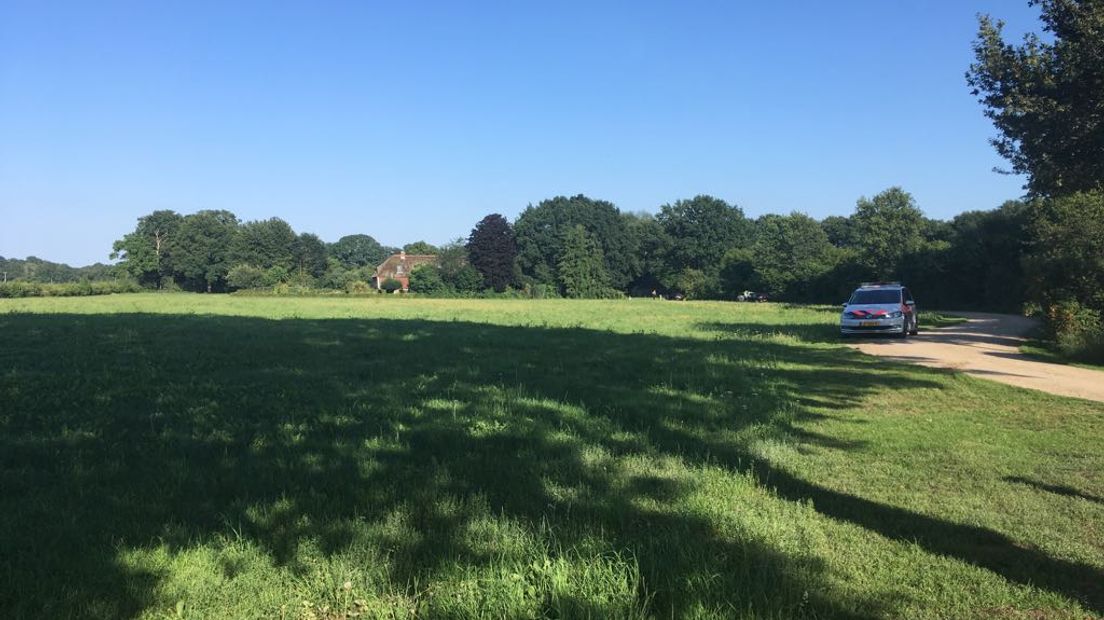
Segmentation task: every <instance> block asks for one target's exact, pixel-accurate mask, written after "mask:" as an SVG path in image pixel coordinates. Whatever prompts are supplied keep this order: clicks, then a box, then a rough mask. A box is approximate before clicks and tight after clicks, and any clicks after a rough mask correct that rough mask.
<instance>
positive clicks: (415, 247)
mask: <svg viewBox="0 0 1104 620" xmlns="http://www.w3.org/2000/svg"><path fill="white" fill-rule="evenodd" d="M402 249H403V252H406V253H407V254H436V253H437V252H439V251H440V249H439V248H438V247H437V246H435V245H433V244H430V243H426V242H425V241H415V242H414V243H408V244H406V245H404V246H403V248H402Z"/></svg>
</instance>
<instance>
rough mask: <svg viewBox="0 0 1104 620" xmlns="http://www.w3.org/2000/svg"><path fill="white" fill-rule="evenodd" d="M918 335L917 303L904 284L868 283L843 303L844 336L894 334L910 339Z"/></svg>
mask: <svg viewBox="0 0 1104 620" xmlns="http://www.w3.org/2000/svg"><path fill="white" fill-rule="evenodd" d="M918 332H919V315H918V314H917V309H916V301H915V300H913V298H912V293H911V292H910V291H909V290H908V288H907V287H905V286H902V285H901V283H900V282H864V283H863V284H862V286H860V287H859V288H857V289H855V292H853V293H851V299H849V300H848V301H847V303H845V304H843V313H842V314H840V336H844V337H845V336H856V335H869V334H890V335H893V336H897V337H899V338H907V337H908V336H910V335H913V336H915V335H916V334H917V333H918Z"/></svg>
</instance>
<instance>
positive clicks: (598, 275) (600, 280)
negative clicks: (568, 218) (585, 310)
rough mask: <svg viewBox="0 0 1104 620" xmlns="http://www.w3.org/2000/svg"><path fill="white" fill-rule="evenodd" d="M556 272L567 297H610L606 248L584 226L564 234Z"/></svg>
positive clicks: (579, 225)
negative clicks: (604, 255)
mask: <svg viewBox="0 0 1104 620" xmlns="http://www.w3.org/2000/svg"><path fill="white" fill-rule="evenodd" d="M556 269H557V274H558V276H559V280H560V285H561V286H562V287H563V294H564V296H565V297H572V298H601V297H608V296H609V294H610V284H609V273H608V272H607V271H606V262H605V259H604V257H603V256H602V247H601V246H600V245H599V244H598V241H597V240H595V239H594V238H593V237H591V236H590V234H589V233H587V230H586V228H585V227H584V226H583V225H582V224H576V225H575V226H573V227H572V228H570V229H568V230H567V233H566V234H565V235H564V243H563V251H562V253H561V254H560V258H559V260H558V261H557V263H556Z"/></svg>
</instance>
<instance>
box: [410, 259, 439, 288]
mask: <svg viewBox="0 0 1104 620" xmlns="http://www.w3.org/2000/svg"><path fill="white" fill-rule="evenodd" d="M410 290H411V291H413V292H415V293H425V294H427V295H440V294H443V293H446V292H448V285H446V284H445V281H444V280H443V279H441V270H440V269H438V268H437V267H435V266H433V265H418V266H417V267H415V268H414V269H413V270H411V272H410Z"/></svg>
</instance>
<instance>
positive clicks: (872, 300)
mask: <svg viewBox="0 0 1104 620" xmlns="http://www.w3.org/2000/svg"><path fill="white" fill-rule="evenodd" d="M848 303H851V304H899V303H901V290H900V289H868V290H863V291H855V292H854V293H852V294H851V301H849V302H848Z"/></svg>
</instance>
